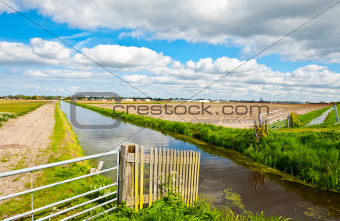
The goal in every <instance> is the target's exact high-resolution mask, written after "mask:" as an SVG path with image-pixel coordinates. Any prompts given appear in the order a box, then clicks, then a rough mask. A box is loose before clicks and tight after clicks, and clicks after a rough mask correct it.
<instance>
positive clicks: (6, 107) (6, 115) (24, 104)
mask: <svg viewBox="0 0 340 221" xmlns="http://www.w3.org/2000/svg"><path fill="white" fill-rule="evenodd" d="M50 102H51V101H16V100H15V101H8V100H0V126H1V125H2V124H3V122H7V120H8V119H10V118H16V117H18V116H22V115H24V114H27V113H29V112H31V111H33V110H35V109H37V108H38V107H40V106H41V105H43V104H46V103H50Z"/></svg>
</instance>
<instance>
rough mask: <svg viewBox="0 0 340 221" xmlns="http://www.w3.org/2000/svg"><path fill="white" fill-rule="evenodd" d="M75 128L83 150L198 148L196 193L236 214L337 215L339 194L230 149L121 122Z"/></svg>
mask: <svg viewBox="0 0 340 221" xmlns="http://www.w3.org/2000/svg"><path fill="white" fill-rule="evenodd" d="M61 109H62V110H63V112H64V113H65V114H66V116H67V118H68V120H69V121H70V119H69V117H70V104H69V103H65V102H62V103H61ZM77 121H78V123H81V124H86V125H98V124H102V125H108V124H112V123H114V122H115V120H114V119H112V118H110V117H106V116H103V115H101V114H99V113H96V112H93V111H91V110H88V109H85V108H81V107H79V106H77ZM73 130H74V132H75V133H76V135H77V137H78V140H79V144H80V145H81V146H82V148H83V150H84V152H85V154H86V155H92V154H97V153H103V152H106V151H110V150H115V149H117V148H119V147H120V145H121V144H122V143H124V144H129V143H135V144H139V145H143V146H144V148H145V149H146V150H147V149H148V148H150V147H167V148H173V149H180V150H193V151H200V152H201V167H200V177H199V195H200V197H201V198H204V199H206V200H207V202H209V203H210V204H211V205H214V206H215V207H217V208H227V207H228V208H231V209H232V210H233V211H234V212H235V213H238V214H242V213H243V212H244V211H250V212H252V213H253V214H256V213H260V212H262V211H263V213H264V214H265V215H276V216H283V217H286V218H292V219H294V220H295V219H298V220H340V194H338V193H333V192H329V191H322V190H317V189H315V188H311V187H308V186H305V185H302V184H298V183H296V182H291V181H287V180H284V179H282V177H281V176H280V175H276V174H273V173H269V172H259V171H256V170H253V169H252V168H249V166H247V164H245V163H244V162H242V161H240V160H239V159H238V157H237V156H238V154H237V153H235V152H233V151H229V150H224V149H222V148H219V147H216V146H213V145H208V144H206V143H203V142H199V141H195V140H191V139H186V138H185V137H183V136H178V135H176V134H169V133H165V132H162V131H156V130H152V129H150V128H147V127H141V126H136V125H134V124H131V123H124V122H122V123H121V125H120V126H119V127H118V128H116V129H79V128H76V127H74V126H73ZM247 167H248V168H247Z"/></svg>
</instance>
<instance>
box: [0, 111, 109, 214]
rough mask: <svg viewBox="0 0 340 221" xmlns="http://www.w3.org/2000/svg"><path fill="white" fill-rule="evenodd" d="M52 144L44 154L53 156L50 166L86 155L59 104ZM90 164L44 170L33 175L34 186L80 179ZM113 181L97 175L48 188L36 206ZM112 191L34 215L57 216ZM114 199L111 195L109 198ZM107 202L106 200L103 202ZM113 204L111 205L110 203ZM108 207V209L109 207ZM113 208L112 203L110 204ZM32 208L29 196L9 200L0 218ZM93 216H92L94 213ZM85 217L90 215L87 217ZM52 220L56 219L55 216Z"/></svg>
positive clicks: (37, 197)
mask: <svg viewBox="0 0 340 221" xmlns="http://www.w3.org/2000/svg"><path fill="white" fill-rule="evenodd" d="M51 139H52V145H51V147H50V148H48V150H47V151H46V152H45V153H44V154H46V155H50V157H49V159H48V163H53V162H58V161H63V160H68V159H72V158H76V157H82V156H84V153H83V151H82V149H81V147H80V146H79V145H78V141H77V139H76V136H75V134H74V133H73V131H72V129H71V126H70V124H69V123H68V122H67V120H66V117H65V115H64V114H63V113H62V112H61V110H60V107H59V104H57V105H56V108H55V126H54V134H53V136H52V137H51ZM91 166H92V164H91V162H89V161H85V162H79V163H73V164H68V165H66V166H58V167H53V168H49V169H45V170H43V172H40V173H36V172H34V173H33V174H34V177H35V182H34V187H38V186H43V185H46V184H50V183H56V182H60V181H62V180H66V179H69V178H73V177H78V176H81V175H85V174H87V173H88V171H89V169H90V167H91ZM111 183H112V181H111V180H110V179H109V178H106V177H104V176H101V175H95V176H92V177H90V178H85V179H81V180H77V181H73V182H70V183H68V184H63V185H59V186H56V187H52V188H48V189H45V190H41V191H38V192H35V193H34V207H35V208H39V207H42V206H45V205H48V204H51V203H54V202H57V201H60V200H63V199H66V198H69V197H72V196H75V195H78V194H81V193H84V192H88V191H91V190H94V189H96V188H98V187H99V186H105V185H108V184H111ZM26 187H27V188H29V187H30V183H27V185H26ZM111 191H115V187H114V188H108V189H107V190H105V191H99V192H96V193H94V194H90V195H87V196H86V197H82V198H79V199H77V200H73V201H70V202H68V203H64V204H61V205H59V206H56V207H54V208H49V209H46V210H43V211H42V212H38V213H36V214H34V217H35V218H39V217H43V216H46V215H49V214H51V213H54V212H56V211H58V210H63V209H66V208H69V207H71V206H74V205H78V204H80V203H83V202H85V201H88V200H90V199H94V198H96V197H98V196H101V195H104V194H107V193H109V192H111ZM108 198H112V196H110V197H108ZM104 200H105V199H104ZM104 200H99V201H98V202H97V203H102V202H104ZM94 205H96V204H95V203H90V204H88V205H86V206H83V207H80V209H79V210H74V211H70V212H66V213H64V215H61V216H57V217H58V219H60V218H61V217H65V216H66V215H71V214H74V213H76V212H79V211H80V210H84V209H87V208H90V207H92V206H94ZM109 205H110V204H109ZM109 205H108V206H109ZM111 206H112V204H111ZM30 209H31V204H30V194H26V195H23V196H21V197H17V198H15V199H10V200H8V201H6V202H5V206H0V218H5V217H7V216H8V215H14V214H18V213H23V212H26V211H29V210H30ZM101 210H102V208H101V209H99V210H95V211H94V212H93V213H97V212H99V211H101ZM93 213H92V214H93ZM86 215H89V213H88V214H86ZM84 217H85V215H83V216H79V217H78V218H79V219H80V218H84ZM52 220H57V219H56V217H55V218H52Z"/></svg>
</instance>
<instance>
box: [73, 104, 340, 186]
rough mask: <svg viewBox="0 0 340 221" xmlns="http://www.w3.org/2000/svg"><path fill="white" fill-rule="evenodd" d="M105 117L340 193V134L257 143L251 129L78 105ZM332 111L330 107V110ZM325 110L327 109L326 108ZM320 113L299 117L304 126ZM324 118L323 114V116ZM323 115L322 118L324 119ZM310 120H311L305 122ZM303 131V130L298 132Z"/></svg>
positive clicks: (275, 135) (281, 136) (273, 136)
mask: <svg viewBox="0 0 340 221" xmlns="http://www.w3.org/2000/svg"><path fill="white" fill-rule="evenodd" d="M77 105H78V106H81V107H84V108H87V109H90V110H93V111H96V112H99V113H101V114H103V115H106V116H110V117H116V116H120V117H121V118H122V120H123V121H128V122H133V123H135V124H137V125H140V126H142V127H146V126H147V127H150V128H155V129H160V130H165V131H169V132H174V133H177V134H182V135H185V136H188V137H192V138H196V139H199V140H201V141H204V142H206V143H210V144H214V145H217V146H220V147H223V148H227V149H232V150H235V151H237V152H240V153H242V154H244V155H246V156H247V157H249V158H251V159H252V160H254V161H255V162H258V163H262V164H265V165H267V166H269V167H272V168H274V169H278V170H280V171H283V172H285V173H287V174H290V175H292V176H294V177H296V178H298V179H299V180H301V181H302V182H303V183H306V184H310V185H311V186H313V187H316V188H320V189H324V190H329V191H334V192H340V133H339V131H335V130H327V131H326V130H325V131H289V130H290V129H287V130H285V129H283V130H281V131H270V135H269V136H266V137H263V138H262V139H261V141H260V142H257V140H256V138H255V137H254V131H253V130H251V129H232V128H226V127H222V126H216V125H211V124H201V123H198V124H194V123H183V122H174V121H167V120H162V119H155V118H150V117H146V116H140V115H134V114H126V113H123V114H122V113H119V112H117V111H116V112H115V113H113V110H110V109H106V108H100V107H96V106H91V105H87V104H83V103H77ZM327 108H329V107H327ZM324 109H325V108H324ZM320 112H321V111H319V112H318V111H315V112H313V113H307V114H306V116H302V115H300V119H302V121H303V122H307V121H308V120H309V119H310V118H311V116H317V115H318V114H320ZM321 114H322V113H321ZM321 114H320V115H321ZM304 119H308V120H304ZM298 129H300V128H298Z"/></svg>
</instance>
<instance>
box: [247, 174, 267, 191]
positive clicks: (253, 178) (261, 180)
mask: <svg viewBox="0 0 340 221" xmlns="http://www.w3.org/2000/svg"><path fill="white" fill-rule="evenodd" d="M266 179H267V177H266V176H264V175H263V174H262V173H260V172H258V171H249V182H250V183H251V185H253V186H254V187H255V189H257V187H258V186H259V185H262V186H264V184H265V181H266Z"/></svg>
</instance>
